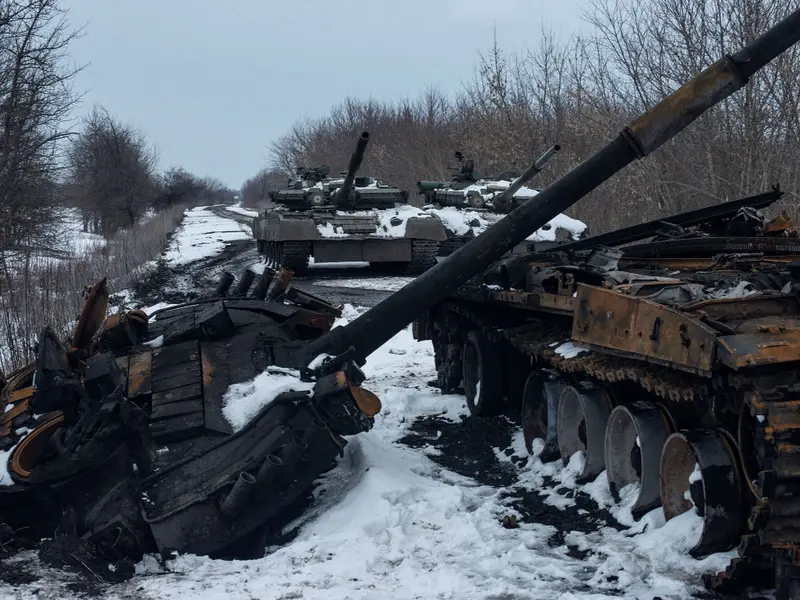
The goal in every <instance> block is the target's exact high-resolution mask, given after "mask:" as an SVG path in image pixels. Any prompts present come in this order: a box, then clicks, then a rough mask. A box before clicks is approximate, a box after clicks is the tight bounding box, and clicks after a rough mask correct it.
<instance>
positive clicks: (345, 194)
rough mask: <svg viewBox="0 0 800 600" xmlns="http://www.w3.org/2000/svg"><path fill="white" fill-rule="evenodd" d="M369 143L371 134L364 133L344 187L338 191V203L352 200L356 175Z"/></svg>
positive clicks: (346, 176) (360, 138)
mask: <svg viewBox="0 0 800 600" xmlns="http://www.w3.org/2000/svg"><path fill="white" fill-rule="evenodd" d="M367 142H369V133H368V132H366V131H364V132H362V133H361V135H360V136H359V138H358V143H357V144H356V149H355V151H354V152H353V154H352V155H351V156H350V164H348V165H347V173H346V174H345V176H344V182H343V183H342V187H340V188H339V189H338V190H336V196H335V200H336V203H337V204H339V203H346V202H347V201H348V200H349V198H350V193H351V192H352V191H353V182H354V181H355V179H356V174H357V173H358V170H359V169H360V168H361V163H362V161H363V160H364V153H365V152H366V150H367Z"/></svg>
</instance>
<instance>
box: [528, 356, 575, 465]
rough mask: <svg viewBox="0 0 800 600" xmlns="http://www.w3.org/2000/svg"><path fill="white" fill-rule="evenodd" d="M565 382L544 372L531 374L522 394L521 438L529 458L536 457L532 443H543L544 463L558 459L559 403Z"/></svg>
mask: <svg viewBox="0 0 800 600" xmlns="http://www.w3.org/2000/svg"><path fill="white" fill-rule="evenodd" d="M564 386H565V384H564V382H563V381H562V380H561V379H560V378H557V377H553V376H552V375H551V374H549V373H547V372H546V371H545V370H543V369H535V370H533V371H531V372H530V373H529V374H528V377H527V379H526V380H525V385H524V387H523V390H522V399H521V400H522V401H521V406H520V416H521V420H522V436H523V439H524V441H525V448H526V449H527V451H528V454H533V453H534V449H533V442H534V440H535V439H537V438H540V439H542V440H544V444H545V445H544V448H543V449H542V452H541V454H540V455H539V457H540V458H541V459H542V460H549V459H555V458H558V451H557V448H558V441H557V435H556V429H557V424H558V401H559V396H560V392H561V390H562V389H563V387H564Z"/></svg>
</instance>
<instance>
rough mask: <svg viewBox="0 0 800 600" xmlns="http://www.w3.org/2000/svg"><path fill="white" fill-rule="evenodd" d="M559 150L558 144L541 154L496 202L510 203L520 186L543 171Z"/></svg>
mask: <svg viewBox="0 0 800 600" xmlns="http://www.w3.org/2000/svg"><path fill="white" fill-rule="evenodd" d="M559 150H561V146H559V145H558V144H553V145H552V146H551V147H550V148H548V149H547V151H546V152H545V153H544V154H542V155H541V156H540V157H539V158H537V159H536V161H535V162H533V163H532V164H531V166H529V167H528V168H527V169H525V171H524V172H523V173H522V175H520V176H519V177H517V178H516V179H515V180H514V182H513V183H512V184H511V185H510V186H508V187H507V188H506V189H505V191H504V192H503V193H502V194H500V197H499V199H498V200H497V201H498V202H511V198H513V197H514V194H516V193H517V192H518V191H520V189H522V186H523V185H525V184H526V183H527V182H528V181H530V180H531V179H533V178H534V177H536V176H537V175H538V174H539V173H540V172H541V170H542V169H544V167H545V165H546V164H547V163H549V162H550V159H551V158H553V157H554V156H555V155H556V153H557V152H558V151H559Z"/></svg>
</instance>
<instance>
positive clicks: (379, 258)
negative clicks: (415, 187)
mask: <svg viewBox="0 0 800 600" xmlns="http://www.w3.org/2000/svg"><path fill="white" fill-rule="evenodd" d="M368 140H369V133H367V132H366V131H365V132H363V133H362V134H361V136H360V137H359V139H358V143H357V145H356V149H355V151H354V152H353V156H352V157H351V159H350V164H349V165H348V168H347V172H346V174H345V176H344V178H343V179H328V178H327V173H328V168H327V167H317V168H315V169H310V170H309V169H304V168H303V167H300V168H298V177H297V178H296V179H290V181H289V184H288V189H283V190H276V191H274V192H272V193H271V198H272V200H273V202H275V204H276V207H275V208H273V209H268V210H266V211H265V212H264V214H263V215H260V216H258V217H256V218H255V219H253V225H252V229H253V235H254V237H255V238H256V241H257V243H258V252H259V254H260V255H261V256H263V257H264V258H265V260H266V262H267V264H270V265H272V266H274V267H276V268H277V267H278V266H282V267H286V268H288V269H291V270H292V271H294V272H295V273H298V274H299V273H302V272H303V271H305V269H306V267H307V266H308V265H309V262H310V261H311V260H313V261H314V263H315V264H320V263H322V264H324V263H341V262H368V263H370V264H372V265H380V266H382V267H389V268H392V269H393V270H396V271H398V272H402V273H407V274H414V275H417V274H420V273H422V272H424V271H425V270H427V269H429V268H430V267H432V266H433V265H435V264H436V254H437V251H438V248H439V242H441V241H444V240H445V239H447V234H446V233H445V229H444V227H443V226H442V223H441V222H440V221H438V220H437V219H435V218H431V215H428V214H425V213H424V212H423V211H421V210H419V209H416V208H414V207H412V206H409V205H408V203H407V202H408V193H407V192H404V191H402V190H399V189H397V188H395V187H392V186H390V185H386V184H384V183H382V182H380V181H378V180H377V179H374V178H372V177H356V172H357V171H358V169H359V167H360V166H361V161H362V159H363V157H364V152H365V150H366V147H367V142H368Z"/></svg>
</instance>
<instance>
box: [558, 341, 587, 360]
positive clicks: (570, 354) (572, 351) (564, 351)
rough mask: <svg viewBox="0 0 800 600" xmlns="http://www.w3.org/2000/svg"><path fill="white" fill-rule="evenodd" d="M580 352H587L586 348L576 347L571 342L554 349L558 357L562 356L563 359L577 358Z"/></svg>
mask: <svg viewBox="0 0 800 600" xmlns="http://www.w3.org/2000/svg"><path fill="white" fill-rule="evenodd" d="M581 352H588V350H587V349H586V348H581V347H580V346H576V345H575V344H574V343H573V342H571V341H570V342H564V343H563V344H561V345H560V346H559V347H558V348H556V354H558V355H559V356H563V357H564V358H574V357H576V356H578V354H580V353H581Z"/></svg>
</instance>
